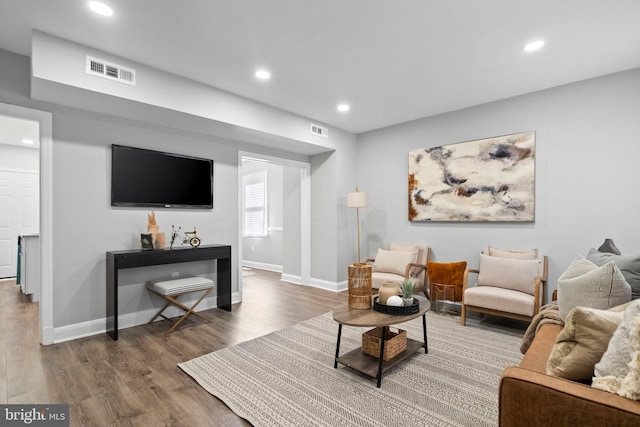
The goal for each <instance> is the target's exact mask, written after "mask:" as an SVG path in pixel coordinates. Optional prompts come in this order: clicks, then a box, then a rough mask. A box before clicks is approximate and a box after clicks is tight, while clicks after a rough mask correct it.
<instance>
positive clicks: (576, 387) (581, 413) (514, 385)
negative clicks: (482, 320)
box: [499, 366, 640, 427]
mask: <svg viewBox="0 0 640 427" xmlns="http://www.w3.org/2000/svg"><path fill="white" fill-rule="evenodd" d="M499 396H500V397H499V399H500V403H499V405H500V422H499V425H500V427H510V426H522V425H523V422H524V423H525V424H526V425H527V426H551V425H576V426H581V427H585V426H604V425H611V426H629V427H631V426H638V425H640V402H637V401H633V400H630V399H625V398H624V397H620V396H618V395H616V394H613V393H608V392H606V391H601V390H597V389H594V388H592V387H590V386H588V385H585V384H580V383H576V382H573V381H569V380H565V379H562V378H557V377H552V376H550V375H545V374H542V373H539V372H535V371H531V370H528V369H523V368H518V367H515V366H509V367H507V368H506V369H505V370H504V372H503V374H502V379H501V380H500V393H499Z"/></svg>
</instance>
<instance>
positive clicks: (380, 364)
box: [377, 326, 388, 388]
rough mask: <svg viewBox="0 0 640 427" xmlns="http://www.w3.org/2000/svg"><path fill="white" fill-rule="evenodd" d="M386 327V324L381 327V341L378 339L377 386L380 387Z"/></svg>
mask: <svg viewBox="0 0 640 427" xmlns="http://www.w3.org/2000/svg"><path fill="white" fill-rule="evenodd" d="M387 329H388V327H387V326H383V327H382V341H380V358H379V359H378V385H377V387H378V388H380V384H382V362H383V361H384V360H383V357H384V341H385V340H386V339H387Z"/></svg>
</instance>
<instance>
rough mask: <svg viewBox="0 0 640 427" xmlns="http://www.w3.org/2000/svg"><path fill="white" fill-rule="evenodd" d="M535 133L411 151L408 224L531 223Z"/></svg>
mask: <svg viewBox="0 0 640 427" xmlns="http://www.w3.org/2000/svg"><path fill="white" fill-rule="evenodd" d="M534 201H535V132H533V131H530V132H523V133H517V134H512V135H505V136H498V137H494V138H487V139H480V140H476V141H469V142H463V143H458V144H450V145H444V146H438V147H432V148H426V149H414V150H411V151H409V221H465V222H466V221H485V222H486V221H493V222H497V221H508V222H516V221H517V222H533V221H534V213H535V209H534Z"/></svg>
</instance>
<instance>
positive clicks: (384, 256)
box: [373, 249, 418, 276]
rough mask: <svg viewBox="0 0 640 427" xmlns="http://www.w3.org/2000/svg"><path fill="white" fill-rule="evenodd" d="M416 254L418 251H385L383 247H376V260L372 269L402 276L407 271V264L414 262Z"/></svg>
mask: <svg viewBox="0 0 640 427" xmlns="http://www.w3.org/2000/svg"><path fill="white" fill-rule="evenodd" d="M417 256H418V252H405V251H385V250H384V249H378V254H377V255H376V261H375V263H374V264H373V271H379V272H381V273H394V274H399V275H401V276H404V274H405V272H406V271H407V264H410V263H412V262H416V258H417Z"/></svg>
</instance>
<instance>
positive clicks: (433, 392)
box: [178, 312, 522, 427]
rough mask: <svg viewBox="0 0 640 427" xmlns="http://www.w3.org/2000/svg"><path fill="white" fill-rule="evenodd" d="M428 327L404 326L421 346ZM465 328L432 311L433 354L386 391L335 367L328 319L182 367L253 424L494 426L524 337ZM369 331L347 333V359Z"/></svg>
mask: <svg viewBox="0 0 640 427" xmlns="http://www.w3.org/2000/svg"><path fill="white" fill-rule="evenodd" d="M421 320H422V319H421V318H418V319H415V320H413V321H411V322H407V323H403V324H402V325H401V328H402V329H405V330H407V334H408V336H409V338H413V339H416V340H420V341H421V340H422V321H421ZM459 322H460V318H459V317H454V316H444V315H438V314H434V313H431V312H429V313H427V338H428V343H429V353H428V354H424V352H418V353H416V354H415V355H413V356H412V357H410V358H409V359H407V360H405V361H404V362H403V363H401V364H399V365H397V366H396V367H394V368H393V369H391V370H390V371H388V372H387V373H386V374H385V375H384V376H383V378H382V387H381V388H376V383H375V379H373V378H370V377H367V376H365V375H362V374H360V373H358V372H356V371H354V370H352V369H350V368H347V367H345V366H342V365H338V369H334V368H333V358H334V355H335V345H336V338H337V332H338V324H337V323H335V322H334V321H333V318H332V315H331V313H325V314H323V315H322V316H318V317H315V318H313V319H310V320H307V321H305V322H301V323H298V324H296V325H294V326H291V327H289V328H286V329H283V330H281V331H277V332H274V333H271V334H269V335H265V336H263V337H260V338H256V339H254V340H251V341H247V342H244V343H241V344H238V345H236V346H233V347H229V348H225V349H223V350H219V351H215V352H213V353H209V354H207V355H204V356H201V357H199V358H196V359H193V360H190V361H188V362H185V363H181V364H179V365H178V366H179V367H180V368H181V369H182V370H183V371H184V372H186V373H187V374H189V375H190V376H191V377H193V378H194V379H195V380H196V381H197V382H198V383H199V384H200V385H201V386H202V387H204V388H205V389H206V390H207V391H208V392H209V393H211V394H213V395H214V396H216V397H218V398H219V399H220V400H222V401H223V402H225V403H226V404H227V406H229V408H231V410H233V411H234V412H235V413H236V414H238V415H239V416H240V417H242V418H245V419H246V420H248V421H249V422H250V423H251V424H253V425H254V426H256V427H261V426H296V427H297V426H337V425H340V426H363V427H365V426H366V427H369V426H385V427H388V426H496V425H498V385H499V381H500V376H501V374H502V371H503V369H504V368H505V367H506V366H509V365H516V364H518V363H519V361H520V359H521V358H522V355H521V354H520V352H519V350H518V349H519V346H520V340H521V338H522V332H514V331H513V330H508V329H506V328H504V329H498V328H495V327H494V328H489V327H486V326H482V325H481V324H479V323H478V322H474V321H473V320H471V321H469V322H468V326H466V327H462V326H460V323H459ZM367 329H368V328H354V327H350V326H344V327H343V328H342V341H341V345H340V354H344V353H346V352H348V351H350V350H352V349H354V348H357V347H359V346H360V345H361V342H362V341H361V340H362V338H361V335H362V333H363V332H365V331H366V330H367ZM392 330H394V328H392Z"/></svg>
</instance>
